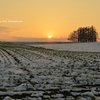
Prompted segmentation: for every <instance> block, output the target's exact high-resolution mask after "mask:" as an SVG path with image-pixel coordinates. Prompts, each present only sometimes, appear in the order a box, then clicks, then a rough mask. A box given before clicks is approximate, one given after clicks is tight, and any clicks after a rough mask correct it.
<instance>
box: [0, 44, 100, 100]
mask: <svg viewBox="0 0 100 100" xmlns="http://www.w3.org/2000/svg"><path fill="white" fill-rule="evenodd" d="M50 45H51V44H50ZM58 45H59V44H58ZM73 45H74V44H73ZM98 50H99V49H98ZM99 96H100V52H99V51H98V52H97V51H96V52H93V51H92V52H89V51H88V52H86V51H84V52H83V51H68V50H57V49H55V50H53V48H51V49H50V48H43V47H39V46H38V47H36V46H31V47H30V46H28V45H23V44H21V45H20V44H18V43H17V44H14V43H13V44H7V43H6V44H4V43H0V100H100V98H99Z"/></svg>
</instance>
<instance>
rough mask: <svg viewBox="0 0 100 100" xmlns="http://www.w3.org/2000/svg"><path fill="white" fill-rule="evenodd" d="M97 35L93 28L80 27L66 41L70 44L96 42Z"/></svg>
mask: <svg viewBox="0 0 100 100" xmlns="http://www.w3.org/2000/svg"><path fill="white" fill-rule="evenodd" d="M97 38H98V33H97V32H96V29H95V27H94V26H91V27H80V28H78V29H77V30H76V31H73V32H72V33H71V34H70V35H69V37H68V40H70V41H71V42H97Z"/></svg>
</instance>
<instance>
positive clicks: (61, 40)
mask: <svg viewBox="0 0 100 100" xmlns="http://www.w3.org/2000/svg"><path fill="white" fill-rule="evenodd" d="M13 39H14V41H16V42H66V40H67V39H66V38H51V39H48V38H24V37H13Z"/></svg>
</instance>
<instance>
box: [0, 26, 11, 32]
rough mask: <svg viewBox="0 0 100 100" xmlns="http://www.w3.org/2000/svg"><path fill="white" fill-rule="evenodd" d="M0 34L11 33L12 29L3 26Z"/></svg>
mask: <svg viewBox="0 0 100 100" xmlns="http://www.w3.org/2000/svg"><path fill="white" fill-rule="evenodd" d="M0 32H4V33H5V32H7V33H8V32H10V28H9V27H3V26H0Z"/></svg>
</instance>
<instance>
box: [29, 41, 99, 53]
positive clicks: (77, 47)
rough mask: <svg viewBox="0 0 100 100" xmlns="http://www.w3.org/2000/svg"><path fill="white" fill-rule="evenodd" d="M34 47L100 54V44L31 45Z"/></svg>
mask: <svg viewBox="0 0 100 100" xmlns="http://www.w3.org/2000/svg"><path fill="white" fill-rule="evenodd" d="M29 46H34V47H43V48H46V49H54V50H64V51H65V50H66V51H82V52H100V43H99V42H91V43H66V44H42V45H41V44H38V45H36V44H35V45H32V44H31V45H29Z"/></svg>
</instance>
